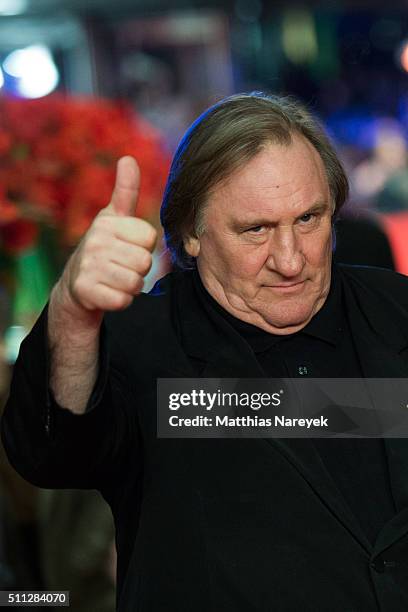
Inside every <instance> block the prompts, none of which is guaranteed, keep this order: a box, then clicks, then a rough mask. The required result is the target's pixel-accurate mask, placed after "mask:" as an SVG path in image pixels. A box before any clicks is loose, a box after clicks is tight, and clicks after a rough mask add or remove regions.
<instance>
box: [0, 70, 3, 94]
mask: <svg viewBox="0 0 408 612" xmlns="http://www.w3.org/2000/svg"><path fill="white" fill-rule="evenodd" d="M3 85H4V76H3V71H2V69H1V68H0V89H1V88H2V87H3Z"/></svg>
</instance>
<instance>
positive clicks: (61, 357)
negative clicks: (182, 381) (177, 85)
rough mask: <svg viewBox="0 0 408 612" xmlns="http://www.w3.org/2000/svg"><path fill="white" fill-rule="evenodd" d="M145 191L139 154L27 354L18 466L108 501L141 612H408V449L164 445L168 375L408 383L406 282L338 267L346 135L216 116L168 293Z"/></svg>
mask: <svg viewBox="0 0 408 612" xmlns="http://www.w3.org/2000/svg"><path fill="white" fill-rule="evenodd" d="M138 184H139V175H138V171H137V167H136V165H135V163H134V161H132V160H131V159H129V158H124V159H122V160H121V161H120V163H119V166H118V175H117V181H116V186H115V189H114V192H113V196H112V201H111V203H110V204H109V205H108V206H107V207H106V208H105V209H104V210H103V211H102V212H101V213H100V214H99V215H98V216H97V218H96V219H95V221H94V223H93V225H92V227H91V228H90V230H89V232H88V233H87V235H86V236H85V238H84V239H83V241H82V243H81V244H80V245H79V247H78V249H77V250H76V252H75V253H74V254H73V256H72V257H71V259H70V261H69V262H68V264H67V266H66V268H65V271H64V273H63V275H62V277H61V279H60V280H59V282H58V283H57V285H56V287H55V288H54V290H53V292H52V295H51V299H50V303H49V306H48V309H47V310H46V311H44V313H43V314H42V315H41V317H40V319H39V321H38V322H37V324H36V326H35V327H34V329H33V331H32V332H31V334H30V337H29V338H28V339H27V340H26V341H25V342H24V344H23V346H22V349H21V355H20V357H19V361H18V363H17V365H16V371H15V375H14V382H13V385H12V390H11V396H10V400H9V404H8V407H7V410H6V414H5V417H4V420H3V439H4V443H5V446H6V448H7V451H8V453H9V457H10V460H11V461H12V463H13V464H14V466H15V467H16V469H18V470H19V471H20V472H21V473H22V474H23V475H24V476H25V477H26V478H27V479H29V480H30V481H32V482H33V483H35V484H36V485H38V486H42V487H51V488H52V487H77V488H96V489H99V490H100V491H101V492H102V493H103V495H104V497H105V499H106V500H107V501H108V503H109V504H110V505H111V508H112V512H113V515H114V518H115V523H116V541H117V549H118V609H119V610H120V612H130V611H134V610H140V611H149V612H152V611H154V612H156V611H157V612H158V611H164V610H165V611H167V612H169V611H171V612H173V611H174V612H176V611H177V612H192V611H194V612H232V611H234V612H241V611H242V612H243V611H245V612H248V611H250V610H254V611H255V610H256V611H261V612H271V611H272V610H273V611H274V612H275V611H277V612H278V611H279V612H280V611H285V612H286V611H292V610H293V611H298V610H302V611H303V610H306V611H309V612H318V611H319V612H320V611H338V612H346V611H347V612H369V611H373V612H374V610H376V611H377V610H381V611H390V612H398V611H401V612H402V611H403V610H406V609H407V607H408V588H407V585H408V561H407V559H408V450H407V445H406V443H405V440H394V441H392V440H385V441H383V440H380V439H379V440H376V439H371V440H368V439H367V440H342V439H340V440H339V439H338V440H335V439H329V440H322V439H320V440H319V439H316V440H312V439H302V440H299V439H298V440H296V439H293V440H291V439H288V440H273V439H268V440H265V439H229V440H226V439H210V440H208V439H207V440H205V439H182V440H181V439H162V438H158V437H157V431H156V381H157V379H158V378H160V377H167V378H172V377H241V376H242V377H250V378H256V377H264V376H267V377H282V376H283V377H285V376H287V377H292V376H313V377H363V376H364V377H406V375H407V371H408V317H407V309H408V283H407V281H406V279H405V278H404V277H402V276H399V275H396V274H393V273H391V272H386V271H382V270H375V269H371V270H370V269H358V268H357V269H353V268H349V269H342V268H337V267H332V265H331V251H332V230H333V219H334V218H335V215H336V214H337V212H338V210H339V209H340V208H341V206H342V205H343V203H344V201H345V199H346V197H347V179H346V177H345V174H344V171H343V169H342V166H341V164H340V162H339V160H338V159H337V157H336V155H335V152H334V150H333V148H332V146H331V144H330V142H329V141H328V139H327V137H326V136H325V134H324V133H323V131H322V130H321V128H320V127H319V125H318V124H317V122H316V121H315V120H314V119H313V118H312V117H311V116H310V115H309V113H307V112H306V111H305V110H304V109H303V108H302V107H301V106H300V105H298V104H297V103H294V102H292V101H290V100H287V99H284V98H278V97H267V96H264V95H260V94H253V95H240V96H234V97H232V98H228V99H226V100H224V101H221V102H220V103H219V104H216V105H215V106H214V107H212V108H210V109H209V110H208V111H207V112H206V113H204V114H203V115H202V116H201V117H200V118H199V119H198V120H197V121H196V123H195V124H193V126H192V127H191V128H190V130H189V131H188V132H187V134H186V136H185V138H184V139H183V141H182V142H181V144H180V146H179V149H178V151H177V153H176V156H175V159H174V161H173V165H172V168H171V172H170V176H169V180H168V184H167V188H166V193H165V197H164V203H163V207H162V222H163V226H164V229H165V233H166V240H167V244H168V246H169V248H170V250H171V252H172V255H173V257H174V260H175V262H176V263H177V264H178V268H179V269H178V270H177V271H176V272H174V273H173V274H170V275H169V276H167V277H166V278H165V279H163V280H162V281H161V283H159V285H157V286H156V288H155V289H154V290H153V291H152V292H151V294H149V295H145V294H142V293H140V292H141V289H142V284H143V276H144V275H145V274H146V273H147V271H148V269H149V265H150V261H151V257H150V254H149V253H150V251H151V250H152V248H153V246H154V242H155V235H154V231H153V229H152V228H151V227H150V226H149V224H147V223H146V222H144V221H142V220H140V219H137V218H134V217H133V208H134V205H135V202H136V199H137V189H138ZM135 295H137V296H138V297H137V298H136V299H134V300H133V298H134V296H135ZM107 311H119V312H111V313H109V314H106V312H107Z"/></svg>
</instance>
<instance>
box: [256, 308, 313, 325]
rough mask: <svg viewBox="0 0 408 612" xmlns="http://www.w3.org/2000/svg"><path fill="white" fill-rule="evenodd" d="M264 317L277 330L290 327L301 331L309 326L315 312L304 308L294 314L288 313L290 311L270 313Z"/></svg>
mask: <svg viewBox="0 0 408 612" xmlns="http://www.w3.org/2000/svg"><path fill="white" fill-rule="evenodd" d="M282 310H283V309H282ZM263 317H264V319H265V321H266V322H267V323H268V324H269V325H272V326H273V327H276V328H277V329H282V330H283V329H285V328H288V327H297V328H300V329H301V328H302V327H304V326H305V325H307V324H308V323H309V321H310V319H311V318H312V317H313V310H312V309H311V308H307V309H306V308H302V309H299V310H296V311H292V312H290V311H288V309H286V310H285V311H284V312H276V311H275V312H270V311H268V312H267V313H265V314H264V315H263Z"/></svg>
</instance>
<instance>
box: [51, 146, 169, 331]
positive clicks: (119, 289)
mask: <svg viewBox="0 0 408 612" xmlns="http://www.w3.org/2000/svg"><path fill="white" fill-rule="evenodd" d="M139 185H140V172H139V168H138V166H137V163H136V161H135V160H134V159H133V158H132V157H123V158H122V159H120V160H119V162H118V167H117V175H116V183H115V188H114V190H113V194H112V199H111V202H110V203H109V204H108V206H106V208H104V209H103V210H101V211H100V213H99V214H98V215H97V216H96V217H95V219H94V221H93V223H92V225H91V227H90V228H89V230H88V232H87V233H86V234H85V236H84V238H83V239H82V241H81V243H80V244H79V246H78V247H77V249H76V250H75V252H74V253H73V255H72V256H71V258H70V260H69V261H68V263H67V265H66V267H65V270H64V272H63V275H62V277H61V279H60V280H59V282H58V284H57V286H56V288H55V290H56V291H57V292H58V297H59V299H58V301H59V304H60V306H62V307H63V308H64V309H65V310H67V311H69V312H70V313H71V314H73V315H74V316H79V317H81V316H83V317H86V316H88V317H92V318H93V319H95V318H96V319H101V318H102V315H103V312H104V311H107V310H121V309H123V308H126V307H127V306H129V304H130V303H131V301H132V299H133V298H134V296H135V295H138V294H139V293H140V292H141V291H142V288H143V283H144V280H143V279H144V277H145V276H146V274H147V273H148V272H149V270H150V267H151V265H152V255H151V252H152V251H153V249H154V247H155V244H156V238H157V233H156V230H155V229H154V227H153V226H152V225H150V223H148V222H147V221H144V220H143V219H138V218H137V217H134V216H133V215H134V211H135V208H136V203H137V198H138V193H139ZM95 188H97V185H96V186H95Z"/></svg>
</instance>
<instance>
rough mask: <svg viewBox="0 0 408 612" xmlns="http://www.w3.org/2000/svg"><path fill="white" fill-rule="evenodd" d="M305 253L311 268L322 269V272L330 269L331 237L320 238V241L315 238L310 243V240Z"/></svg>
mask: <svg viewBox="0 0 408 612" xmlns="http://www.w3.org/2000/svg"><path fill="white" fill-rule="evenodd" d="M303 252H304V253H305V255H306V260H307V263H308V264H309V265H310V266H313V267H315V268H320V269H321V270H322V271H323V270H325V269H328V268H330V265H331V254H332V241H331V235H330V236H329V237H327V236H324V237H320V239H319V238H318V237H315V238H314V239H312V240H310V241H309V240H308V241H307V244H305V249H304V251H303Z"/></svg>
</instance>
